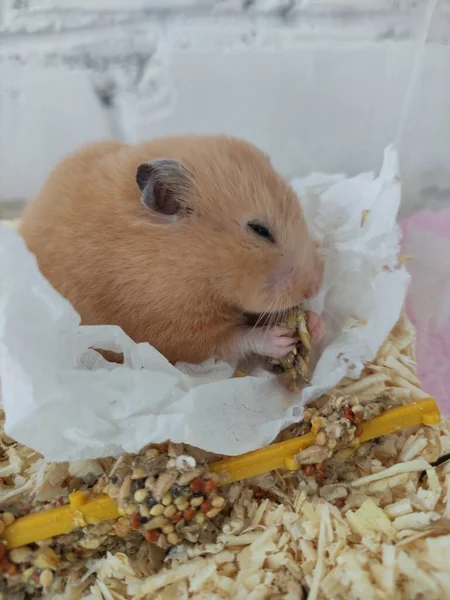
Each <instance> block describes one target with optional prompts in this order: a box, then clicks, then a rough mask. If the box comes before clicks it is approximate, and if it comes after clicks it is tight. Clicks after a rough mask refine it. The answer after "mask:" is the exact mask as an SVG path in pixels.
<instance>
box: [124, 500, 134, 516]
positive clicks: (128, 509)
mask: <svg viewBox="0 0 450 600" xmlns="http://www.w3.org/2000/svg"><path fill="white" fill-rule="evenodd" d="M136 510H137V506H136V504H134V503H133V502H130V503H129V504H127V505H126V506H125V514H126V515H134V513H135V512H136Z"/></svg>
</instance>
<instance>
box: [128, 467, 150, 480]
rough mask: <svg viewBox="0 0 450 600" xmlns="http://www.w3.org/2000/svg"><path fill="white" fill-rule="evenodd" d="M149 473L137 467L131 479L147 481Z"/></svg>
mask: <svg viewBox="0 0 450 600" xmlns="http://www.w3.org/2000/svg"><path fill="white" fill-rule="evenodd" d="M146 476H147V473H146V472H145V469H144V468H143V467H136V468H135V469H133V472H132V473H131V479H145V477H146Z"/></svg>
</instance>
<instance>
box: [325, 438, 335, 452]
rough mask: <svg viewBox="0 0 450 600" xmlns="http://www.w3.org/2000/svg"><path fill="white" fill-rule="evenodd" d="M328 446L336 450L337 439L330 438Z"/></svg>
mask: <svg viewBox="0 0 450 600" xmlns="http://www.w3.org/2000/svg"><path fill="white" fill-rule="evenodd" d="M327 446H328V448H329V449H330V450H334V449H335V448H336V446H337V440H328V442H327Z"/></svg>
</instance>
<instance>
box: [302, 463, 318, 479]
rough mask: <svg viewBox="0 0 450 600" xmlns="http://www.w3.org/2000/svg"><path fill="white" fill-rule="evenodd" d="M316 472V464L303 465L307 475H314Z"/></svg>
mask: <svg viewBox="0 0 450 600" xmlns="http://www.w3.org/2000/svg"><path fill="white" fill-rule="evenodd" d="M315 472H316V469H315V467H314V465H305V466H304V467H303V473H304V474H305V475H306V477H313V475H314V474H315Z"/></svg>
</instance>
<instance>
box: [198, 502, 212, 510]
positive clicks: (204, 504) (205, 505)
mask: <svg viewBox="0 0 450 600" xmlns="http://www.w3.org/2000/svg"><path fill="white" fill-rule="evenodd" d="M211 508H212V504H211V500H204V501H203V502H202V504H201V506H200V510H201V511H202V513H207V512H209V511H210V510H211Z"/></svg>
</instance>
